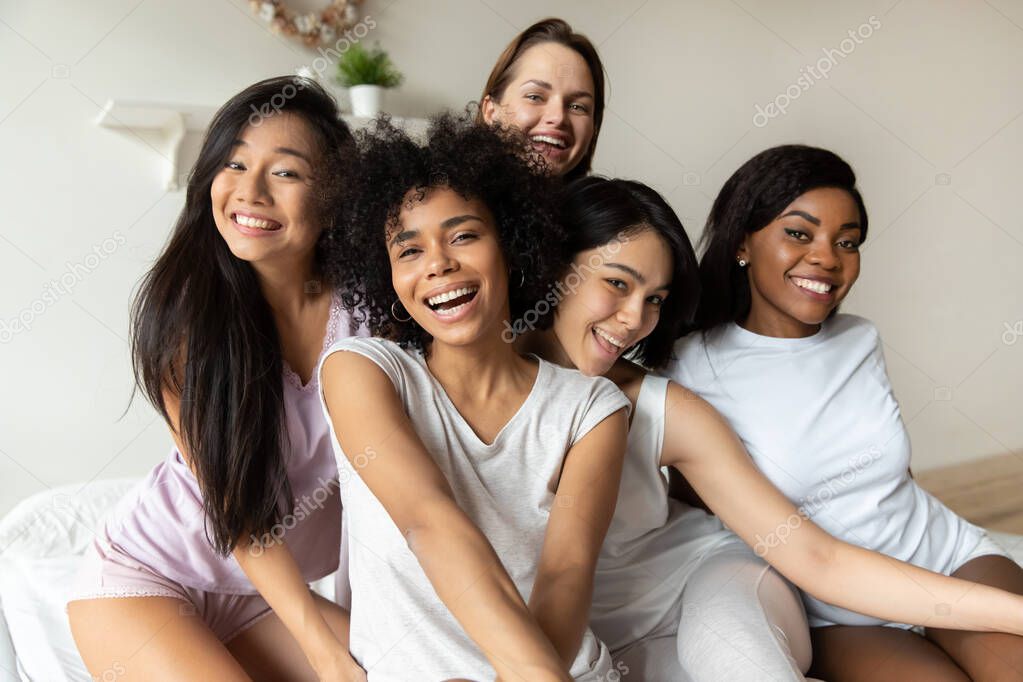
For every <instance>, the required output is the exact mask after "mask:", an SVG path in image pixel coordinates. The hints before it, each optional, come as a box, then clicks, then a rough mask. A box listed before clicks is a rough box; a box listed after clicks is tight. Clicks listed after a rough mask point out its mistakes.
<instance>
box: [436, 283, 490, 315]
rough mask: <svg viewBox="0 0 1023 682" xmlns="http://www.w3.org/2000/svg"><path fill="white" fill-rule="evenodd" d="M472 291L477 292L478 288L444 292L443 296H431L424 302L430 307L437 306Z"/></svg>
mask: <svg viewBox="0 0 1023 682" xmlns="http://www.w3.org/2000/svg"><path fill="white" fill-rule="evenodd" d="M474 291H479V287H462V288H461V289H455V290H454V291H445V292H444V293H443V294H437V295H436V296H432V297H430V298H428V299H426V302H427V303H429V304H430V305H439V304H441V303H444V302H446V301H450V300H452V299H454V298H458V297H459V296H465V295H466V294H471V293H473V292H474ZM462 305H465V304H464V303H463V304H462ZM461 307H462V306H458V308H461ZM458 308H453V310H457V309H458Z"/></svg>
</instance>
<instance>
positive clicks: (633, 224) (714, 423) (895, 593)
mask: <svg viewBox="0 0 1023 682" xmlns="http://www.w3.org/2000/svg"><path fill="white" fill-rule="evenodd" d="M559 213H560V219H561V222H562V223H564V225H565V226H566V228H568V230H569V239H568V241H567V242H566V244H565V251H564V252H563V260H564V262H565V263H566V266H565V269H564V272H563V273H562V278H561V280H560V281H559V285H560V286H558V287H556V289H555V290H556V291H557V292H559V296H557V297H556V307H555V308H554V314H553V319H552V320H551V321H550V326H549V328H548V329H545V330H540V331H533V332H531V333H528V334H526V335H525V336H524V337H523V339H522V341H521V343H522V346H521V347H522V349H524V350H532V351H535V352H537V353H538V354H540V355H541V356H542V357H546V358H548V359H550V360H552V361H555V362H558V363H559V364H561V365H564V366H569V367H576V368H578V369H579V370H580V371H581V372H583V373H584V374H586V375H589V376H598V375H604V376H606V377H608V378H610V379H611V380H613V381H614V382H615V383H616V384H617V385H618V386H619V388H621V389H622V391H623V392H624V393H625V394H626V395H627V396H628V397H629V399H630V401H631V402H632V403H633V406H634V409H633V414H632V420H631V425H630V430H629V436H628V446H627V451H626V459H625V464H624V467H623V473H622V483H621V488H620V492H619V498H618V505H617V507H616V509H615V516H614V519H613V521H612V523H611V527H610V530H609V531H608V534H607V538H606V540H605V542H604V546H603V548H602V551H601V556H600V561H599V562H598V564H597V573H596V578H595V589H594V599H593V607H592V610H591V625H592V626H593V629H594V631H595V632H596V633H597V635H598V636H599V637H601V639H603V640H604V641H605V642H606V643H607V644H608V646H609V647H610V648H611V649H612V653H613V655H615V658H616V659H617V660H619V661H620V662H622V661H625V662H627V667H628V669H629V671H630V674H638V675H639V676H640V679H653V680H667V679H671V680H676V679H695V680H708V681H709V680H762V679H773V680H793V679H794V680H799V679H802V674H801V670H805V669H806V666H807V665H808V664H809V656H808V654H809V641H808V637H807V633H806V622H805V620H804V619H803V617H802V609H801V607H800V606H799V604H798V601H797V600H796V598H795V596H794V595H793V594H792V593H791V592H790V591H787V587H786V586H785V585H784V584H783V582H782V581H781V580H780V578H778V576H777V575H776V574H775V573H774V571H772V570H770V569H769V568H768V567H767V566H766V565H765V563H764V562H763V561H762V560H761V559H759V558H758V557H757V556H755V555H754V553H753V552H752V551H751V550H750V549H749V547H747V546H746V545H743V544H742V543H741V541H740V540H739V538H737V537H736V535H735V534H733V533H732V532H730V531H728V530H726V529H725V528H724V527H723V526H722V524H721V522H720V521H718V519H716V518H714V517H711V516H709V515H708V514H706V513H705V512H703V511H702V510H700V509H694V508H691V507H688V506H685V505H682V504H680V503H678V502H677V501H676V500H673V499H669V498H668V495H667V488H666V482H665V480H664V478H663V476H662V475H661V467H663V466H668V467H673V468H674V469H675V470H677V471H680V472H682V473H683V474H684V475H685V476H686V477H687V479H688V480H690V481H691V482H692V484H693V485H694V486H695V487H696V489H697V490H699V492H700V494H701V495H702V496H703V499H704V500H706V502H707V503H708V504H709V505H710V507H711V508H712V509H713V510H714V511H715V512H716V513H718V514H719V515H720V516H721V519H722V520H723V521H724V522H725V523H727V524H728V525H729V526H730V527H731V528H732V529H733V530H734V531H735V533H737V534H738V535H739V536H741V538H742V539H744V540H745V541H746V542H748V543H749V544H751V545H753V544H756V543H757V542H758V539H759V538H762V537H765V536H768V535H770V534H772V533H779V534H784V535H785V543H784V544H779V546H778V547H777V548H776V549H774V550H772V551H771V552H769V553H767V555H766V558H767V560H768V561H769V562H770V563H771V564H772V565H773V566H774V567H775V568H776V569H777V570H778V571H780V572H781V573H782V574H784V575H785V576H786V577H788V578H790V579H791V580H792V581H793V582H795V583H797V584H798V585H800V586H801V587H803V588H805V589H807V590H809V591H812V592H813V593H814V594H816V595H817V596H819V597H821V598H823V599H831V600H835V601H838V602H840V603H842V604H843V605H844V606H847V607H849V608H858V609H862V610H864V611H867V612H870V613H873V614H875V615H878V616H880V617H883V618H903V619H907V620H910V621H913V622H918V623H923V622H935V621H940V622H941V624H943V625H947V626H950V627H977V628H984V629H1007V630H1011V631H1014V632H1023V611H1021V609H1023V599H1021V598H1020V597H1017V596H1015V595H1010V594H1007V593H1004V592H1000V591H998V590H994V589H990V588H984V589H983V590H982V591H978V590H970V589H969V588H970V587H971V585H970V584H968V583H965V582H963V581H957V580H953V579H950V578H947V577H944V576H940V575H936V574H934V573H931V572H928V571H923V570H920V569H919V568H916V567H913V566H909V565H904V564H898V563H897V562H892V561H891V560H889V559H888V558H886V557H883V556H881V555H879V554H877V553H874V552H866V551H864V550H863V549H861V548H859V547H856V546H854V545H852V544H848V543H845V542H840V541H838V540H836V539H835V538H834V537H832V536H830V535H828V534H827V533H824V532H822V530H821V529H820V528H819V527H817V526H816V525H815V524H814V523H812V522H807V521H804V520H802V519H801V517H799V515H798V514H797V510H796V507H795V506H794V505H793V504H792V503H791V502H790V501H789V500H787V499H786V498H785V497H784V496H783V495H782V493H781V492H779V490H778V489H777V488H776V487H775V486H773V485H771V483H770V482H769V481H768V480H767V479H766V478H765V477H764V475H763V474H762V473H760V472H759V471H757V469H756V467H755V466H754V465H753V464H752V462H751V461H750V459H749V456H748V455H747V454H746V452H745V450H744V449H743V448H742V444H741V443H740V442H739V440H738V439H737V438H736V436H735V434H734V432H733V431H732V430H731V429H730V428H729V427H728V425H727V423H726V422H725V421H724V419H722V418H721V416H720V415H719V414H718V413H717V411H715V410H714V409H713V408H712V407H711V406H710V405H709V404H708V403H707V402H706V401H704V400H701V399H700V398H698V397H696V396H695V395H693V394H692V393H691V392H689V391H688V390H687V389H685V388H683V387H682V386H680V385H678V384H676V383H674V382H672V381H669V380H667V379H665V378H663V377H659V376H654V375H651V374H648V373H647V372H646V371H645V370H644V369H643V368H642V367H640V366H639V365H637V364H634V363H633V362H630V361H629V360H626V359H624V358H623V356H624V355H626V354H628V357H629V358H631V359H635V360H637V361H639V362H641V363H642V364H643V365H646V366H651V367H658V366H662V365H663V364H664V363H665V362H666V361H667V360H668V359H669V357H670V354H671V350H672V345H673V342H674V340H675V338H676V337H677V332H678V330H679V328H680V327H682V326H684V325H685V324H686V323H687V322H691V320H692V315H693V313H694V312H695V308H696V303H697V300H698V290H699V282H698V279H697V269H696V257H695V254H694V253H693V251H692V248H691V246H690V245H689V242H688V239H687V238H686V237H685V232H684V231H683V229H682V225H681V224H680V223H679V221H678V218H677V217H676V216H675V214H674V213H673V212H672V210H671V208H670V206H668V205H667V203H666V202H665V201H664V200H663V198H661V197H660V196H659V195H658V194H657V193H656V192H654V191H653V190H651V189H650V188H648V187H646V186H644V185H641V184H639V183H635V182H629V181H625V180H607V179H604V178H598V177H589V178H585V179H582V180H578V181H576V182H574V183H572V184H570V185H568V186H567V187H566V188H565V190H564V192H563V193H562V196H561V200H560V203H559ZM529 319H530V318H529V317H528V316H527V317H526V318H524V319H523V320H522V324H520V325H518V326H517V327H518V328H517V329H516V331H525V330H526V329H528V322H529ZM540 326H545V325H544V324H541V325H540ZM513 328H514V327H513ZM792 519H796V520H797V521H798V523H797V524H795V527H793V528H788V524H789V523H790V522H791V520H792ZM782 528H787V530H786V531H784V532H783V531H781V530H780V529H782ZM964 592H968V593H969V594H968V596H963V593H964ZM786 596H787V597H788V600H787V601H786V599H785V598H786ZM954 600H959V601H958V603H957V606H956V608H955V613H944V614H940V613H939V614H935V608H934V607H935V604H936V603H941V602H943V601H947V602H953V601H954ZM897 614H898V615H897ZM775 628H778V629H780V630H781V631H782V632H783V633H784V637H782V638H780V639H779V638H778V637H777V636H776V634H775V632H774V630H775ZM789 646H791V647H792V649H793V652H792V653H793V656H792V657H791V659H790V657H789V656H788V652H787V649H788V647H789ZM622 672H624V670H622ZM827 679H830V678H827Z"/></svg>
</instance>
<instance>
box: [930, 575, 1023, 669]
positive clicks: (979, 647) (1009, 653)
mask: <svg viewBox="0 0 1023 682" xmlns="http://www.w3.org/2000/svg"><path fill="white" fill-rule="evenodd" d="M952 575H953V576H955V577H956V578H962V579H963V580H969V581H971V582H975V583H981V584H983V585H991V586H993V587H999V588H1001V589H1003V590H1008V591H1009V592H1015V593H1016V594H1023V568H1020V567H1019V566H1018V565H1017V564H1016V563H1015V562H1013V561H1012V560H1011V559H1008V558H1006V557H1003V556H998V555H988V556H982V557H977V558H976V559H973V560H972V561H968V562H966V563H965V564H963V566H962V567H961V568H959V570H957V571H956V572H954V573H953V574H952ZM927 638H928V639H929V640H931V641H932V642H934V643H935V644H937V645H938V646H940V647H941V648H942V649H944V650H945V652H946V653H948V655H949V656H951V657H952V658H953V659H954V660H955V661H956V663H958V664H959V666H960V667H961V668H962V669H963V670H965V671H966V672H967V673H969V675H970V677H971V678H973V679H974V680H976V681H977V682H988V681H989V680H990V681H992V682H994V681H995V680H998V681H999V682H1001V681H1002V680H1006V681H1008V680H1016V681H1019V680H1023V637H1020V636H1018V635H1008V634H1002V633H997V632H969V631H965V630H939V629H936V628H928V629H927Z"/></svg>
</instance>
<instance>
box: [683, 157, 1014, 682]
mask: <svg viewBox="0 0 1023 682" xmlns="http://www.w3.org/2000/svg"><path fill="white" fill-rule="evenodd" d="M855 183H856V178H855V175H854V174H853V171H852V169H851V168H850V167H849V166H848V164H846V163H845V162H844V161H843V160H842V159H840V158H839V157H837V156H836V155H834V154H833V153H831V152H829V151H826V150H823V149H817V148H812V147H805V146H800V145H788V146H782V147H775V148H773V149H768V150H767V151H764V152H762V153H760V154H758V155H757V156H755V157H753V158H752V159H751V160H750V161H748V162H746V163H745V164H744V165H743V166H742V167H741V168H739V170H737V171H736V172H735V174H734V175H732V177H731V178H730V179H729V180H728V181H727V182H726V183H725V185H724V187H723V188H722V190H721V192H720V194H719V195H718V197H717V199H716V200H715V202H714V206H713V208H712V210H711V214H710V217H709V219H708V223H707V229H706V232H705V233H704V237H703V238H704V241H705V245H706V249H705V253H704V255H703V257H702V260H701V263H700V273H701V283H702V292H703V293H702V299H701V303H700V308H699V312H698V315H697V322H698V326H699V331H696V332H693V333H692V334H690V335H688V336H687V337H685V338H683V339H681V340H680V341H679V342H678V344H677V345H676V347H675V351H676V359H675V361H674V362H673V363H672V364H671V365H670V366H669V367H668V369H667V373H668V375H669V376H671V377H672V378H673V379H675V380H677V381H679V382H681V383H683V384H685V385H686V386H688V387H689V388H690V389H691V390H693V391H695V392H696V393H697V394H698V395H700V396H701V397H702V398H704V399H705V400H707V402H709V403H710V404H711V405H713V406H714V407H715V408H717V410H718V411H720V412H721V413H722V414H723V415H724V416H725V417H726V418H727V419H728V420H729V422H730V423H731V425H732V427H733V428H734V429H735V430H736V432H737V433H738V435H739V437H740V438H742V441H743V443H744V445H745V446H746V449H747V450H748V451H749V453H750V456H751V457H752V458H753V461H754V462H755V463H756V465H757V467H758V468H759V469H760V470H761V471H762V472H763V473H764V474H765V475H766V476H767V478H769V479H770V480H771V482H773V483H774V484H775V485H776V486H778V488H779V489H780V490H781V491H782V492H783V493H785V495H786V497H787V498H788V499H789V500H791V501H792V502H793V503H794V504H797V505H798V506H799V509H800V514H799V515H798V516H794V517H793V518H792V519H791V520H790V521H788V522H786V523H784V524H782V525H780V526H778V527H777V528H775V529H774V530H772V531H770V532H767V533H763V534H757V535H756V536H755V537H754V539H753V542H752V543H751V544H753V545H754V548H755V549H756V550H757V553H758V554H760V555H762V556H764V557H765V558H767V559H768V560H769V561H770V560H772V559H771V557H772V555H774V554H775V553H777V552H780V551H785V548H786V546H787V545H791V543H792V542H793V538H795V537H797V535H799V534H801V532H802V531H801V530H800V529H801V528H802V527H805V526H807V525H809V524H808V522H807V519H812V520H813V523H815V524H817V525H819V526H820V527H821V528H823V529H824V530H826V531H828V532H829V533H831V534H832V535H834V536H835V537H837V538H840V539H842V540H845V541H846V542H849V543H852V544H856V545H860V546H861V547H864V548H866V549H870V550H874V551H876V552H880V553H883V554H886V555H888V556H891V557H894V558H896V559H899V560H901V561H904V562H907V563H909V564H913V565H915V566H920V567H922V568H926V569H929V570H931V571H935V572H938V573H943V574H945V575H950V576H954V577H957V578H960V579H962V580H964V581H970V583H971V584H973V585H975V586H976V587H975V588H974V589H972V590H961V588H959V589H960V592H961V593H960V595H955V594H952V595H949V596H946V597H942V598H937V595H936V594H935V598H934V599H933V602H934V610H933V615H932V617H931V618H924V619H922V620H919V621H912V620H911V619H907V618H904V617H897V616H888V617H880V618H874V617H868V616H864V615H861V614H860V613H854V612H853V611H850V610H847V609H849V608H856V607H854V606H850V604H848V603H846V604H837V602H835V601H834V600H832V599H828V598H827V597H823V598H821V595H817V598H815V597H813V596H810V595H806V597H805V603H806V607H807V613H808V615H809V619H810V625H811V626H812V628H813V630H812V639H813V646H814V665H813V668H812V672H813V673H814V674H816V675H818V676H820V677H823V678H826V679H828V680H872V681H877V680H888V679H892V680H895V679H899V680H903V679H927V680H965V679H971V678H972V679H985V680H986V679H1020V678H1021V676H1023V672H1021V671H1023V637H1020V636H1019V635H1020V634H1023V633H1020V631H1019V629H1018V628H1016V627H995V628H993V629H994V630H1004V631H1006V632H1015V633H1016V634H1014V635H1011V634H1000V633H996V632H983V633H982V632H970V631H969V630H978V629H979V628H976V627H975V625H971V624H969V623H967V622H966V620H965V618H963V605H964V603H965V600H966V599H968V598H969V596H970V595H971V594H972V593H974V592H975V591H976V589H980V588H979V586H980V585H990V586H993V587H998V588H1001V589H1003V590H1007V591H1009V592H1014V593H1016V594H1023V569H1021V568H1020V567H1019V566H1018V565H1016V564H1015V563H1014V562H1013V561H1012V560H1011V559H1009V558H1008V557H1006V556H1005V553H1004V551H1003V550H1001V549H1000V548H999V547H997V545H995V543H994V542H992V541H991V540H990V539H989V538H988V537H987V535H986V534H985V533H984V531H983V530H982V529H980V528H978V527H976V526H974V525H972V524H970V523H969V522H967V521H965V520H964V519H962V518H961V517H959V516H957V515H956V514H955V513H953V512H952V511H951V510H949V509H948V508H946V507H945V506H944V505H942V504H941V503H940V502H939V501H937V500H936V499H935V498H933V497H932V496H930V495H929V494H928V493H926V492H925V491H923V490H922V489H921V488H920V487H919V486H918V485H917V484H916V483H915V482H914V481H913V479H912V476H911V475H910V472H909V465H910V443H909V438H908V435H907V433H906V428H905V425H904V423H903V422H902V418H901V415H900V412H899V405H898V402H897V401H896V400H895V397H894V395H893V393H892V388H891V385H890V383H889V381H888V375H887V371H886V369H885V364H884V356H883V353H882V347H881V340H880V338H879V336H878V333H877V330H876V329H875V327H874V325H872V324H871V323H870V322H869V321H867V320H865V319H863V318H860V317H856V316H853V315H840V314H837V309H838V306H839V304H840V303H841V302H842V300H843V299H844V298H845V297H846V296H847V295H848V293H849V290H850V289H851V288H852V286H853V284H854V283H855V282H856V279H857V277H858V275H859V269H860V253H859V247H860V245H861V244H862V243H863V240H864V238H865V237H866V233H867V213H866V210H865V208H864V204H863V200H862V198H861V196H860V194H859V192H858V191H857V189H856V184H855ZM906 575H907V576H908V575H909V573H907V574H906ZM910 587H911V588H912V584H910ZM873 588H874V589H876V585H875V586H873ZM921 588H922V585H921ZM850 589H856V588H855V587H853V586H850ZM842 607H844V608H842ZM1016 609H1017V614H1018V607H1016ZM863 610H865V609H863ZM874 615H878V614H876V613H875V614H874ZM991 615H992V616H996V615H997V614H995V613H992V614H991ZM1006 615H1008V614H1006ZM1016 619H1017V620H1018V616H1017V617H1016ZM949 621H951V622H949ZM906 622H915V623H916V624H918V625H924V626H926V629H925V630H923V632H922V633H921V634H922V635H923V636H920V634H918V633H916V632H913V631H912V630H910V629H909V626H908V625H904V624H902V623H906ZM989 622H992V623H993V622H996V621H994V620H992V621H989ZM950 626H951V627H958V628H960V629H958V630H952V629H944V628H948V627H950ZM967 676H968V677H967Z"/></svg>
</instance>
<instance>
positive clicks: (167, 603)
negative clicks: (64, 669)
mask: <svg viewBox="0 0 1023 682" xmlns="http://www.w3.org/2000/svg"><path fill="white" fill-rule="evenodd" d="M68 618H69V620H70V622H71V633H72V635H73V636H74V638H75V644H76V645H77V646H78V651H79V652H80V653H81V655H82V659H83V660H84V661H85V666H86V667H87V668H88V669H89V673H90V674H91V675H92V677H93V678H94V679H101V680H102V679H109V678H110V677H111V675H114V676H116V677H117V679H118V680H119V681H120V682H134V681H136V680H138V681H140V682H161V681H163V680H167V681H168V682H170V681H171V680H185V679H188V680H199V679H204V680H227V681H229V682H235V681H242V680H248V679H249V677H248V675H246V674H245V670H244V669H243V668H242V667H241V666H240V665H238V662H237V661H235V659H234V658H233V657H232V656H231V654H230V653H229V652H228V650H227V649H226V648H225V647H224V645H223V644H221V643H220V641H219V640H218V639H217V638H216V636H215V635H214V634H213V632H212V631H210V629H209V628H208V627H206V624H205V623H203V621H202V619H201V618H199V617H198V616H196V615H195V609H194V608H192V605H191V604H189V603H188V602H186V601H184V600H181V599H175V598H173V597H119V598H105V599H83V600H78V601H73V602H71V603H70V604H68Z"/></svg>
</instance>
